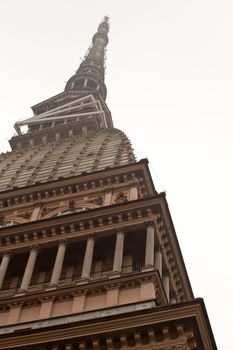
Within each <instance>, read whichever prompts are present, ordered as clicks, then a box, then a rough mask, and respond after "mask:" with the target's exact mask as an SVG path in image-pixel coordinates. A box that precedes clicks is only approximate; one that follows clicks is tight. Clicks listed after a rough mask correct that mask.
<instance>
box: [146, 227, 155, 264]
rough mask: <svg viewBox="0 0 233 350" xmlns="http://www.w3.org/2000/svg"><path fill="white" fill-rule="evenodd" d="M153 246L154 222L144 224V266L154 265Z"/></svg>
mask: <svg viewBox="0 0 233 350" xmlns="http://www.w3.org/2000/svg"><path fill="white" fill-rule="evenodd" d="M154 245H155V223H154V221H149V222H147V223H146V253H145V266H153V265H154Z"/></svg>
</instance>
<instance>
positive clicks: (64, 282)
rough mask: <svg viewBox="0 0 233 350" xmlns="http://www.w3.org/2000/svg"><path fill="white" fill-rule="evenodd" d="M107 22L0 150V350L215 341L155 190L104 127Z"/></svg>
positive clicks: (144, 165)
mask: <svg viewBox="0 0 233 350" xmlns="http://www.w3.org/2000/svg"><path fill="white" fill-rule="evenodd" d="M108 30H109V21H108V18H107V17H105V18H104V19H103V21H102V22H101V23H100V25H99V27H98V30H97V32H96V34H95V35H94V37H93V41H92V46H91V48H90V49H89V51H88V53H87V55H86V57H85V59H84V61H83V62H82V63H81V65H80V67H79V69H78V71H77V72H76V74H75V75H74V76H73V77H71V78H70V80H69V81H68V83H67V84H66V87H65V91H63V92H62V93H60V94H58V95H56V96H53V97H51V98H49V99H47V100H46V101H43V102H41V103H39V104H37V105H36V106H34V107H33V108H32V109H33V112H34V115H33V117H32V118H28V119H26V120H24V121H23V122H17V123H16V125H15V127H16V130H17V133H18V135H17V136H15V137H13V138H12V139H11V140H10V144H11V147H12V151H11V152H8V153H6V154H1V155H0V256H1V261H0V349H5V350H10V349H14V350H128V349H129V348H130V349H131V350H139V349H140V350H141V349H142V350H151V349H155V350H216V345H215V341H214V338H213V334H212V331H211V327H210V323H209V320H208V316H207V313H206V310H205V305H204V302H203V300H202V299H200V298H198V299H195V298H194V296H193V292H192V288H191V285H190V281H189V277H188V274H187V271H186V268H185V264H184V260H183V257H182V253H181V250H180V246H179V242H178V239H177V236H176V232H175V228H174V225H173V222H172V218H171V215H170V211H169V208H168V204H167V201H166V196H165V193H157V191H156V189H155V187H154V184H153V181H152V177H151V175H150V171H149V167H148V161H147V160H146V159H142V160H140V161H138V162H137V161H136V159H135V157H134V153H133V149H132V146H131V144H130V142H129V140H128V138H127V137H126V135H125V134H124V133H123V132H122V131H120V130H118V129H115V128H113V124H112V118H111V113H110V111H109V109H108V107H107V105H106V102H105V98H106V87H105V83H104V59H105V58H104V57H105V48H106V45H107V43H108V36H107V34H108ZM24 126H27V127H28V130H27V132H26V133H25V134H23V133H22V131H21V128H22V127H24Z"/></svg>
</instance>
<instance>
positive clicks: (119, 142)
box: [0, 128, 135, 191]
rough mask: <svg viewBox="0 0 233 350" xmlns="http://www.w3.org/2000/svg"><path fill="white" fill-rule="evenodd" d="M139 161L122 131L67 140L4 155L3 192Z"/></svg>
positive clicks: (0, 168)
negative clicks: (136, 159)
mask: <svg viewBox="0 0 233 350" xmlns="http://www.w3.org/2000/svg"><path fill="white" fill-rule="evenodd" d="M132 162H135V157H134V154H133V150H132V147H131V144H130V142H129V140H128V138H127V137H126V135H125V134H124V133H123V132H122V131H120V130H118V129H113V128H112V129H104V130H101V131H99V132H96V133H95V134H92V135H86V136H82V137H77V138H67V139H63V140H61V141H59V142H53V143H47V144H44V145H43V144H42V145H40V146H37V147H31V148H26V149H22V150H21V151H13V152H8V153H5V154H2V155H0V191H4V190H7V189H10V188H12V187H21V186H26V185H30V184H34V183H38V182H47V181H49V180H55V179H58V178H61V177H64V178H66V177H70V176H74V175H80V174H82V173H83V172H92V171H97V170H101V169H105V168H108V167H116V166H119V165H124V164H128V163H132Z"/></svg>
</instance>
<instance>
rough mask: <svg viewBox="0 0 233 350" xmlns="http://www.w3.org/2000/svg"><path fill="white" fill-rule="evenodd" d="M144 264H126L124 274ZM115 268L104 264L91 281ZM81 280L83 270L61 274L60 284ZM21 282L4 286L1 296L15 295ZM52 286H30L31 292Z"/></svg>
mask: <svg viewBox="0 0 233 350" xmlns="http://www.w3.org/2000/svg"><path fill="white" fill-rule="evenodd" d="M143 266H144V264H143V263H141V262H135V263H133V264H131V265H124V266H123V267H122V271H121V273H122V274H132V273H135V272H140V271H141V268H142V267H143ZM112 272H113V270H112V265H104V270H103V269H102V270H100V271H94V272H92V273H91V274H90V278H89V280H90V281H93V280H99V279H108V277H109V276H110V275H111V274H112ZM79 280H81V272H79V273H76V274H73V275H71V276H61V278H60V280H59V283H58V286H68V285H71V284H74V283H75V282H77V281H79ZM20 284H21V280H19V281H18V283H17V284H16V286H15V287H13V288H9V287H7V286H6V287H5V288H4V286H3V288H2V290H1V291H0V298H1V297H4V296H6V295H7V296H11V295H14V294H15V293H17V292H19V291H20ZM49 286H50V283H49V282H40V283H35V284H31V285H30V286H29V288H28V291H29V292H36V291H40V290H44V289H46V288H47V287H49Z"/></svg>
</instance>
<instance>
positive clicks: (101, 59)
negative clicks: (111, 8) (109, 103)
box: [65, 16, 109, 100]
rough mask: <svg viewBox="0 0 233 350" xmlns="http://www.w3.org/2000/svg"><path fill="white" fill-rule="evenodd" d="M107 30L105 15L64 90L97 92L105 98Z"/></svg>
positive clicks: (107, 18)
mask: <svg viewBox="0 0 233 350" xmlns="http://www.w3.org/2000/svg"><path fill="white" fill-rule="evenodd" d="M108 31H109V17H107V16H105V17H104V19H103V20H102V22H101V23H100V25H99V27H98V30H97V32H96V33H95V34H94V36H93V38H92V45H91V46H90V48H89V50H88V52H87V54H86V56H85V57H84V60H83V62H82V63H81V64H80V66H79V68H78V70H77V72H76V74H75V75H73V76H72V77H71V78H70V79H69V81H68V82H67V84H66V87H65V91H67V90H79V91H88V92H98V93H99V94H100V96H101V97H102V98H103V99H104V100H105V99H106V95H107V89H106V86H105V83H104V75H105V67H104V63H105V51H106V46H107V44H108Z"/></svg>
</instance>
